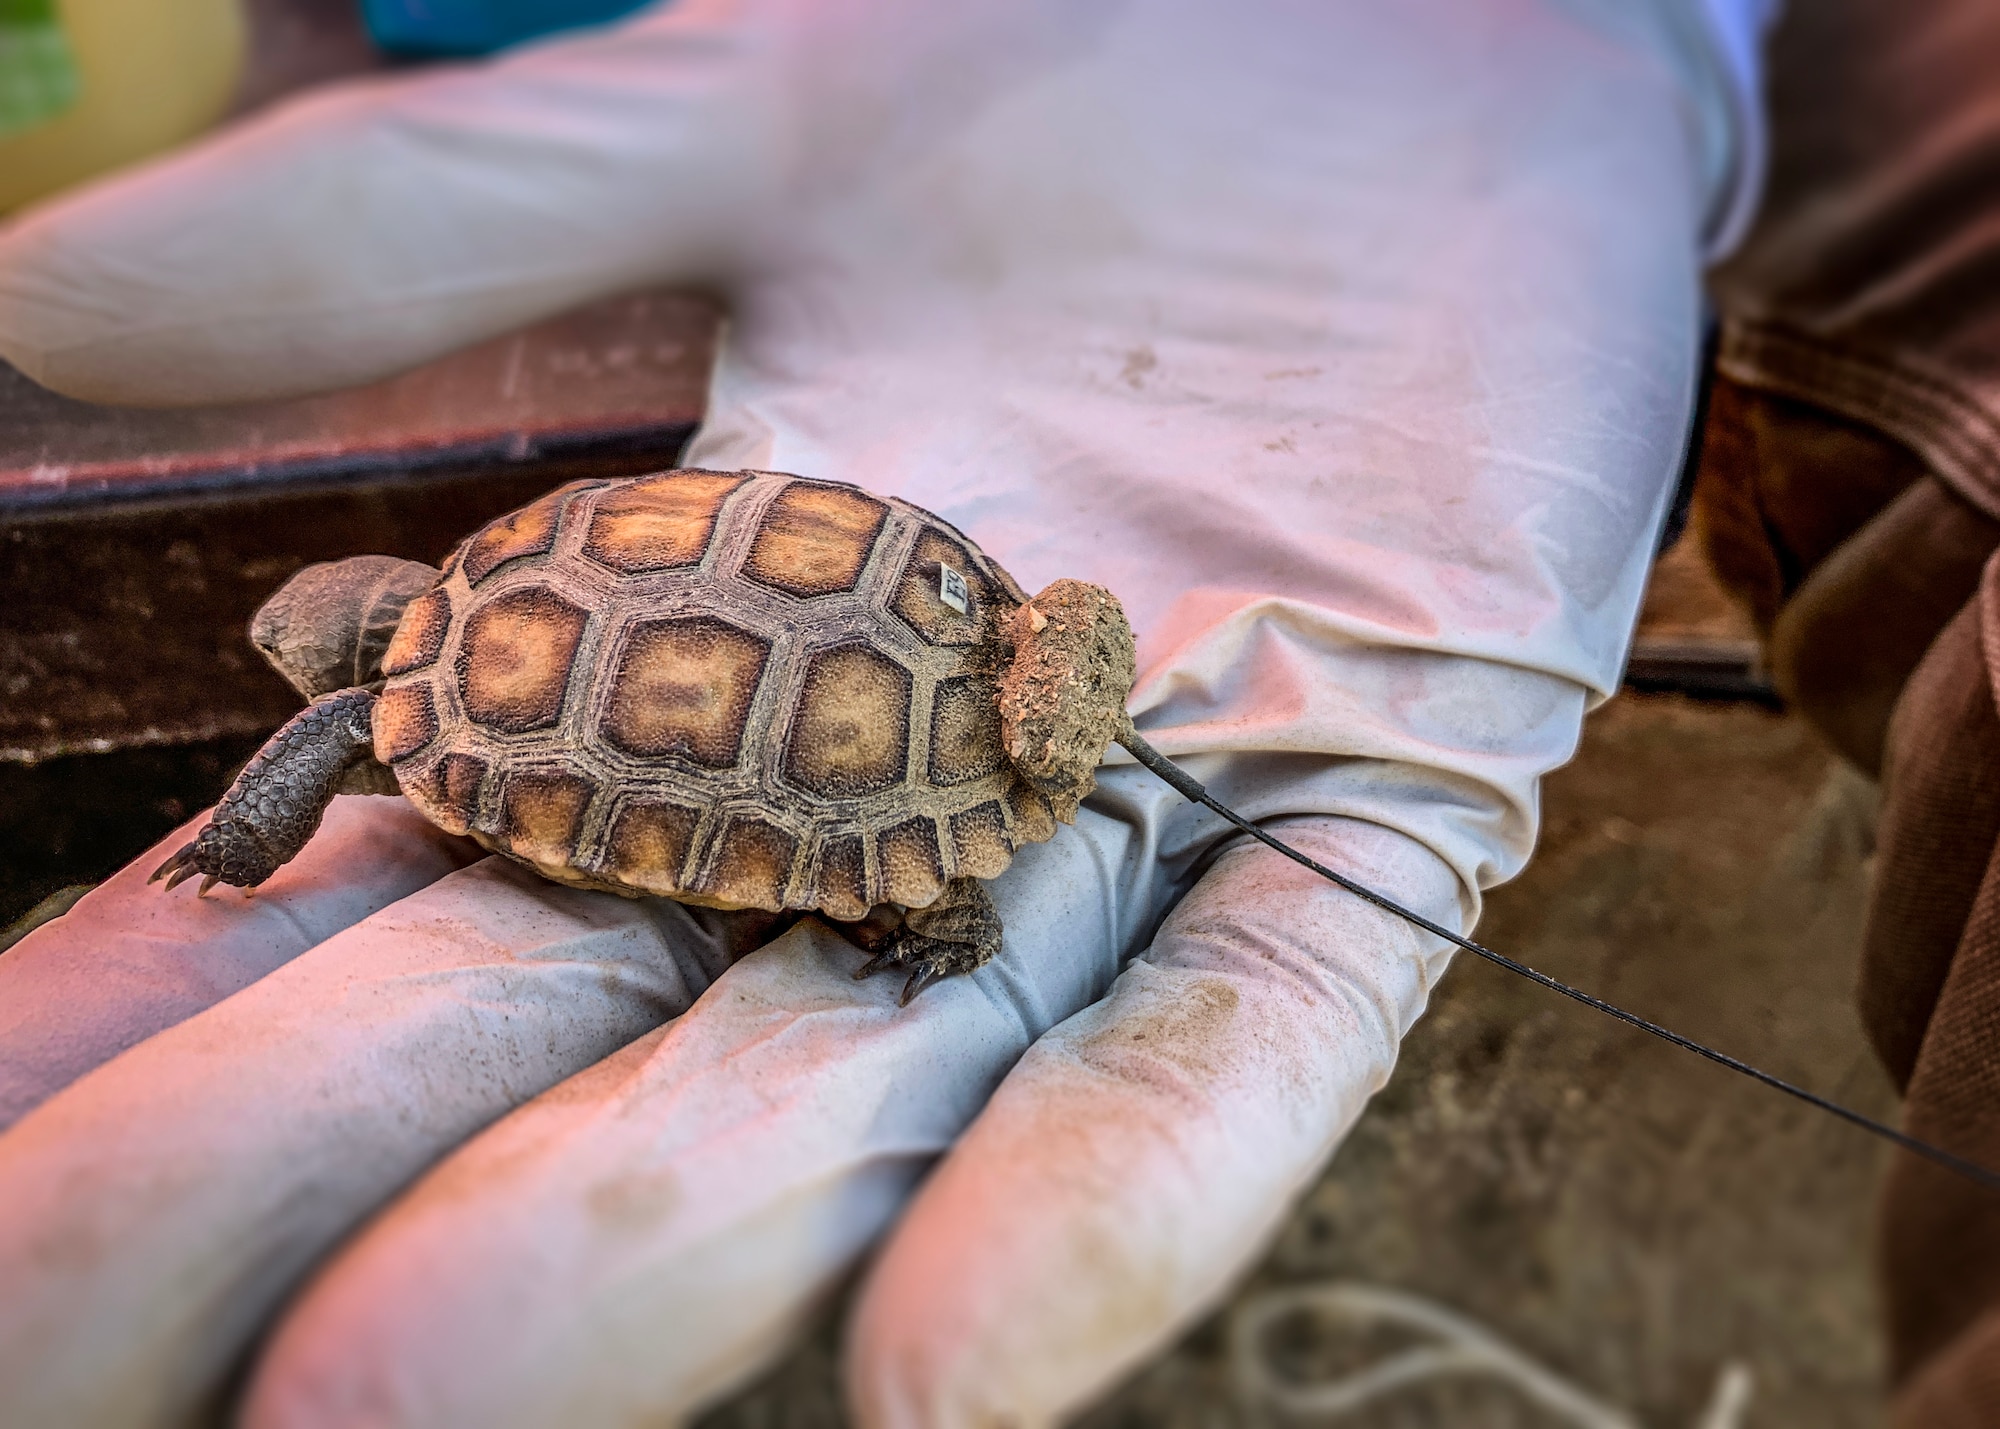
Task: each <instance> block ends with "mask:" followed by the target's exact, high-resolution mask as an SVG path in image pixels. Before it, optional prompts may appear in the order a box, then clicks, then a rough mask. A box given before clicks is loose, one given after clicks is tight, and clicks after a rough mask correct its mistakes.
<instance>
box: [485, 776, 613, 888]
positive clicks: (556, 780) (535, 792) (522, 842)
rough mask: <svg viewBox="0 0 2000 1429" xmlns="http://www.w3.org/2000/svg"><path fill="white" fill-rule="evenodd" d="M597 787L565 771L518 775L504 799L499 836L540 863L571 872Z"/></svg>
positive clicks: (511, 779)
mask: <svg viewBox="0 0 2000 1429" xmlns="http://www.w3.org/2000/svg"><path fill="white" fill-rule="evenodd" d="M596 792H597V790H596V786H595V785H593V784H592V783H591V782H590V781H589V780H588V779H586V778H584V777H583V776H582V775H580V774H568V773H564V772H563V771H561V770H519V771H517V772H515V773H512V774H509V775H508V776H507V782H506V785H505V786H504V788H503V789H502V791H501V794H500V832H501V834H502V835H503V836H504V837H505V838H506V840H507V846H508V847H509V848H511V849H513V850H514V852H515V853H516V854H518V855H519V856H520V857H522V858H525V859H529V860H532V861H533V862H535V863H546V864H553V865H555V866H557V867H568V866H570V864H571V862H572V860H573V859H574V857H575V855H576V836H577V831H578V830H579V829H580V828H581V827H582V825H583V815H584V811H585V810H586V809H587V808H589V807H590V800H591V796H592V795H593V794H595V793H596Z"/></svg>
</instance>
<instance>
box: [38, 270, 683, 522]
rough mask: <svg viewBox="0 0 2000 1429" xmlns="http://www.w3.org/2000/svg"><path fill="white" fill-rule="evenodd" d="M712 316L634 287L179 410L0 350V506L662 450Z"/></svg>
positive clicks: (46, 508) (58, 504)
mask: <svg viewBox="0 0 2000 1429" xmlns="http://www.w3.org/2000/svg"><path fill="white" fill-rule="evenodd" d="M713 329H714V311H713V309H712V308H711V307H710V306H709V305H708V304H707V303H705V302H704V301H702V300H701V299H699V298H695V297H691V296H687V295H683V294H677V293H645V294H638V295H633V296H627V297H620V298H615V299H611V300H609V301H606V302H600V303H596V304H593V305H591V306H589V307H586V308H582V309H579V310H577V311H576V312H573V313H570V314H566V315H565V316H562V317H559V318H555V319H552V320H551V321H548V322H545V323H541V324H538V325H536V326H535V327H532V328H528V329H525V330H523V331H522V332H519V333H516V334H512V335H509V336H506V337H502V338H497V339H495V340H493V341H491V342H486V343H482V344H480V345H478V346H476V347H472V348H468V349H466V350H465V351H463V352H460V353H456V354H454V355H453V356H451V357H449V358H446V359H444V360H442V361H439V362H434V363H431V364H429V365H427V366H424V367H420V368H417V369H416V370H415V371H412V372H408V373H405V374H404V375H402V376H400V377H396V378H393V379H391V380H390V381H387V382H380V383H376V384H374V385H372V386H368V387H360V388H355V389H353V390H351V391H347V392H337V393H332V394H329V395H327V396H323V397H311V398H305V399H301V400H296V401H287V402H259V403H246V404H243V405H240V406H229V407H202V408H191V409H184V410H174V411H156V410H148V409H140V408H127V407H100V406H96V405H93V404H91V403H87V402H76V401H72V400H70V399H68V398H65V397H58V396H56V395H55V394H54V393H52V392H48V391H45V390H43V389H42V388H40V387H37V386H35V384H34V383H32V382H30V381H28V379H27V378H25V377H23V376H21V375H20V374H19V373H18V372H15V371H13V370H12V369H11V368H7V367H5V365H4V364H0V520H5V519H17V518H20V517H24V516H29V515H33V514H38V513H46V512H52V511H56V510H60V509H66V508H76V507H88V506H99V505H102V504H104V503H107V502H120V501H129V500H160V499H163V498H167V497H184V496H190V495H196V494H202V493H209V492H216V491H223V490H229V489H233V488H246V487H256V488H262V489H270V488H273V487H277V486H287V485H290V486H302V485H327V484H332V483H339V482H356V483H367V482H371V481H377V480H388V479H401V478H407V477H409V476H412V475H416V474H421V473H424V472H431V471H445V470H450V469H462V468H465V467H467V466H473V465H478V466H488V467H495V468H505V467H515V468H519V467H526V466H533V465H535V464H537V463H539V462H543V461H548V460H555V461H564V460H570V459H590V458H592V457H596V456H601V455H606V454H610V453H615V452H618V451H639V450H646V451H658V450H660V449H661V448H662V447H664V446H666V445H669V444H671V443H674V442H677V441H678V440H679V437H680V435H682V434H684V433H685V432H686V430H687V428H688V426H689V425H690V424H691V423H693V422H694V421H695V420H697V419H698V417H699V416H700V413H701V408H702V403H703V400H704V394H705V389H706V384H707V380H708V368H709V362H710V354H711V351H712V348H711V344H712V339H713Z"/></svg>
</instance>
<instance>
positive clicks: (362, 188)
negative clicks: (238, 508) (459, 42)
mask: <svg viewBox="0 0 2000 1429" xmlns="http://www.w3.org/2000/svg"><path fill="white" fill-rule="evenodd" d="M734 8H735V7H733V6H730V5H727V4H722V3H717V4H708V3H703V0H687V3H683V4H680V5H676V6H674V7H673V8H672V9H670V10H667V11H664V12H662V13H660V14H656V15H647V16H644V17H642V18H641V19H639V20H638V21H636V22H633V23H631V24H628V25H626V26H624V27H622V28H620V29H618V30H614V31H607V32H604V33H593V34H591V35H587V36H585V37H583V38H580V39H567V40H563V41H559V42H556V43H552V44H548V45H544V46H538V47H535V48H531V49H528V50H524V51H520V52H517V53H516V54H513V55H511V56H509V57H507V58H505V59H503V60H501V61H498V62H495V63H490V64H484V65H474V66H458V67H453V68H452V69H450V70H442V71H426V72H424V73H422V74H419V75H415V76H406V77H397V78H389V79H379V80H370V81H366V82H363V83H359V84H352V85H347V86H343V87H341V88H339V89H336V90H330V91H326V92H323V93H320V94H317V95H312V96H308V97H306V98H304V99H302V100H299V101H296V102H294V103H292V104H289V105H287V106H285V107H283V108H281V109H279V110H278V111H276V112H274V113H271V114H269V115H267V116H264V117H261V118H259V119H256V120H253V121H250V122H247V123H245V124H243V125H241V126H239V127H237V128H234V129H232V130H228V131H225V132H223V133H221V134H219V135H217V136H215V137H213V138H211V139H209V140H208V141H206V142H204V143H201V144H199V145H197V146H195V147H193V148H191V149H188V150H184V151H181V152H180V153H178V154H175V155H173V156H170V157H168V158H166V159H164V160H162V161H160V162H157V163H154V164H151V165H148V166H145V167H143V168H140V169H137V170H135V171H132V172H130V173H128V174H125V175H121V176H117V177H114V178H111V179H108V180H106V181H104V182H101V183H99V184H96V185H94V186H92V187H89V188H87V189H85V190H82V191H80V192H78V193H76V194H74V195H72V196H69V197H66V198H63V199H59V200H56V201H53V202H51V203H49V204H46V205H44V206H42V207H40V208H36V209H32V210H29V211H28V212H26V213H25V214H23V215H22V216H21V217H20V218H19V219H18V220H16V221H15V222H14V223H13V224H11V225H9V226H7V227H5V228H0V356H4V357H5V358H6V359H7V360H8V361H10V362H12V363H14V364H15V365H16V366H17V367H19V368H20V369H21V370H23V371H24V372H26V373H27V374H28V375H29V376H30V377H33V378H34V379H35V380H36V381H38V382H41V383H43V384H45V385H47V386H49V387H53V388H55V389H56V390H57V391H60V392H65V393H68V394H70V395H72V396H76V397H82V398H87V399H90V400H93V401H99V402H114V403H125V404H133V405H146V406H174V405H182V404H197V403H209V402H228V401H244V400H250V399H256V398H268V397H281V396H291V395H297V394H301V393H306V392H314V391H324V390H327V389H330V388H335V387H342V386H348V385H351V384H354V383H359V382H366V381H371V380H374V379H376V378H380V377H384V376H388V375H390V374H392V373H394V372H397V371H400V370H402V369H404V368H407V367H410V366H414V365H415V364H417V363H420V362H424V361H427V360H429V359H431V358H433V357H436V356H439V355H441V354H442V353H445V352H448V351H450V350H452V349H454V348H456V347H459V346H462V345H464V344H466V343H469V342H475V341H478V340H480V339H482V338H486V337H491V336H493V335H495V334H497V333H500V332H504V331H506V330H508V329H509V328H512V327H515V326H518V325H520V324H522V323H525V322H530V321H533V320H534V319H536V318H539V317H543V316H546V315H548V314H550V313H553V312H556V311H560V310H561V309H563V308H565V307H568V306H571V305H573V304H576V303H579V302H583V301H586V300H589V299H591V298H595V297H600V296H603V295H606V294H608V293H612V292H616V291H619V290H621V289H625V288H629V287H633V286H637V285H641V284H649V283H660V282H682V281H697V282H699V281H712V280H716V279H718V278H719V277H720V276H721V275H722V274H723V272H724V271H725V270H726V269H727V268H728V267H729V266H731V264H732V263H733V262H734V261H735V260H736V258H738V257H739V256H740V250H739V246H738V244H737V242H736V239H737V237H738V235H741V234H743V233H745V232H746V231H748V230H749V228H750V226H751V225H750V221H749V219H748V216H747V213H748V210H749V209H750V208H752V207H753V206H754V205H756V204H757V203H759V202H760V201H761V191H762V189H763V187H764V186H765V183H766V180H767V178H768V176H769V174H770V172H771V165H770V164H769V163H767V162H765V161H764V160H763V156H764V155H765V154H766V153H767V152H768V147H769V146H768V145H767V144H766V142H765V139H764V133H763V128H762V126H761V125H760V123H759V112H758V106H756V105H755V104H754V103H746V102H745V101H746V100H748V99H750V98H751V97H752V96H753V95H754V93H755V91H756V88H757V86H756V85H754V84H752V83H749V82H747V81H748V79H749V77H748V76H747V75H746V74H745V72H744V71H745V70H746V69H747V67H748V66H750V65H751V64H753V63H755V62H756V61H757V47H755V46H749V45H745V44H742V43H740V42H739V38H740V37H738V36H735V35H733V34H732V33H730V31H731V29H732V28H733V27H734V26H735V25H736V24H737V23H738V22H737V21H735V20H734V18H733V16H732V13H731V12H732V11H733V9H734Z"/></svg>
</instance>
